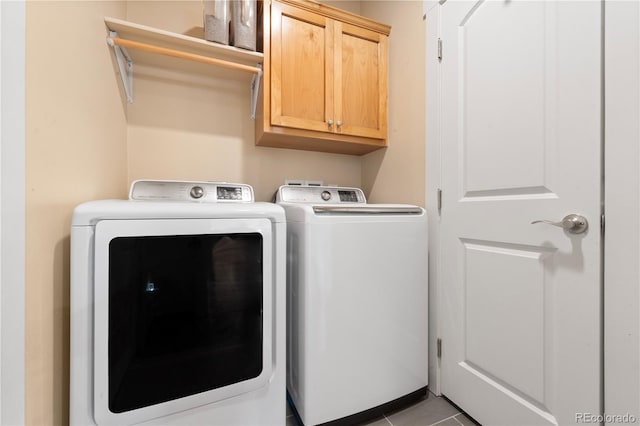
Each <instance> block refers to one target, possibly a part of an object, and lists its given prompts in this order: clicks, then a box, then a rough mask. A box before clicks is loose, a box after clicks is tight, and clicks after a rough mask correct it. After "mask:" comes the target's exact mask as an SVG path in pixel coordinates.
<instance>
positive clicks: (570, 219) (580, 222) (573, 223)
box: [531, 214, 589, 234]
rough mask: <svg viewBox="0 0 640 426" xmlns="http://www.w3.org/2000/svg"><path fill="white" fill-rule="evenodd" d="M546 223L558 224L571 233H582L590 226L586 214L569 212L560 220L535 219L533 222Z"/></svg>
mask: <svg viewBox="0 0 640 426" xmlns="http://www.w3.org/2000/svg"><path fill="white" fill-rule="evenodd" d="M535 223H546V224H548V225H553V226H558V227H560V228H562V229H564V230H565V231H567V232H569V233H571V234H582V233H583V232H585V231H586V230H587V228H588V227H589V222H588V221H587V219H586V218H585V217H584V216H580V215H578V214H568V215H566V216H565V217H564V218H562V220H561V221H560V222H554V221H551V220H534V221H533V222H531V224H532V225H533V224H535Z"/></svg>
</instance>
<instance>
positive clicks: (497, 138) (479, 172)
mask: <svg viewBox="0 0 640 426" xmlns="http://www.w3.org/2000/svg"><path fill="white" fill-rule="evenodd" d="M496 6H498V5H496ZM496 6H494V5H489V4H487V5H480V4H478V5H477V6H476V7H473V8H471V10H469V12H468V13H467V14H466V16H465V17H464V18H463V20H462V22H461V23H460V25H459V29H458V31H459V37H460V40H459V43H460V64H459V72H460V74H461V75H460V78H461V82H460V90H461V92H460V99H461V106H462V107H463V110H462V111H461V114H460V119H461V121H460V123H459V125H460V127H461V135H462V138H463V139H462V142H463V144H464V145H463V150H462V153H463V155H464V161H465V167H463V172H464V174H465V175H464V184H465V191H466V192H467V194H466V195H488V194H509V195H513V194H517V193H523V192H524V193H526V194H529V193H532V192H534V193H540V192H546V191H548V189H547V188H546V184H547V183H548V182H547V179H546V177H547V176H545V171H546V167H544V165H545V160H546V158H545V152H548V151H549V150H548V148H549V145H551V144H553V143H554V140H553V136H554V132H553V126H554V122H553V116H554V114H553V105H555V103H556V99H555V97H556V92H555V91H554V87H555V84H556V81H555V76H554V72H553V70H554V68H555V52H556V47H555V45H554V44H555V36H554V32H555V26H554V21H555V19H554V17H555V13H554V10H553V9H555V6H554V5H553V4H549V5H540V4H538V3H537V2H522V4H520V3H518V5H517V6H516V5H514V6H512V7H503V6H502V5H499V6H498V7H496ZM507 34H508V36H507ZM523 81H526V82H527V84H522V82H523ZM488 106H490V107H488ZM487 164H491V171H490V172H489V173H488V170H487ZM469 192H470V194H469Z"/></svg>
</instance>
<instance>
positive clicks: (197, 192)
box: [189, 186, 204, 200]
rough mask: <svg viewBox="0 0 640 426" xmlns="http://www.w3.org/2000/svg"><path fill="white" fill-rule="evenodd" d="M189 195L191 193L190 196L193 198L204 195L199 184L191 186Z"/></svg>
mask: <svg viewBox="0 0 640 426" xmlns="http://www.w3.org/2000/svg"><path fill="white" fill-rule="evenodd" d="M189 195H191V198H195V199H196V200H197V199H199V198H202V196H203V195H204V189H202V187H201V186H194V187H193V188H191V191H190V192H189Z"/></svg>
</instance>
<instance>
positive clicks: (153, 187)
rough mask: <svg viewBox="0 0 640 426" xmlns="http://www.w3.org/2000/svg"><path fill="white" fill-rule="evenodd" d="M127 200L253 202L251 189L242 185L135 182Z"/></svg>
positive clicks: (155, 181) (196, 182)
mask: <svg viewBox="0 0 640 426" xmlns="http://www.w3.org/2000/svg"><path fill="white" fill-rule="evenodd" d="M129 199H130V200H146V201H199V202H203V203H221V202H240V203H247V202H253V201H254V195H253V188H252V187H251V186H250V185H246V184H242V183H226V182H199V181H168V180H137V181H135V182H133V183H132V184H131V190H130V191H129Z"/></svg>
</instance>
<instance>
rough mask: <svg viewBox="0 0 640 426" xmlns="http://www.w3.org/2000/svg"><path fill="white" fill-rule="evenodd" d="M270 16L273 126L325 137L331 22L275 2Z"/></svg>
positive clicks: (330, 95)
mask: <svg viewBox="0 0 640 426" xmlns="http://www.w3.org/2000/svg"><path fill="white" fill-rule="evenodd" d="M271 13H272V19H271V22H272V28H271V124H273V125H279V126H287V127H295V128H301V129H309V130H317V131H329V130H330V128H329V127H328V126H327V120H328V119H329V118H332V117H333V55H334V53H333V50H334V49H333V21H332V20H330V19H328V18H326V17H324V16H321V15H315V14H313V13H310V12H307V11H304V10H301V9H297V8H294V7H291V6H288V5H284V4H280V3H277V2H274V3H273V4H272V11H271Z"/></svg>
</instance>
